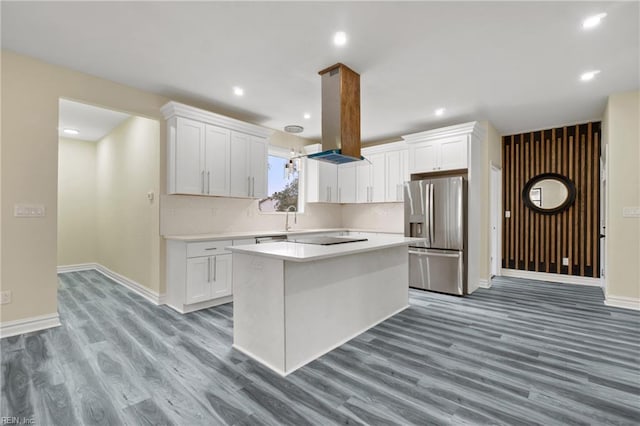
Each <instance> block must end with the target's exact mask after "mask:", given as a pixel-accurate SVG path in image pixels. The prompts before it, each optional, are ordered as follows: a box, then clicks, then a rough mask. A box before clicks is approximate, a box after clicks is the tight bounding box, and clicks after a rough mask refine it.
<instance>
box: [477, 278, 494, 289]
mask: <svg viewBox="0 0 640 426" xmlns="http://www.w3.org/2000/svg"><path fill="white" fill-rule="evenodd" d="M478 288H491V280H483V279H480V280H478Z"/></svg>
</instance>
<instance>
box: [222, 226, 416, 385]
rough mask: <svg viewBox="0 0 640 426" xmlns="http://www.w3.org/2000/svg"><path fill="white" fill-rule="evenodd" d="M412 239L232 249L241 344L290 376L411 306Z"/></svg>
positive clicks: (236, 335) (236, 338) (236, 333)
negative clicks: (409, 259)
mask: <svg viewBox="0 0 640 426" xmlns="http://www.w3.org/2000/svg"><path fill="white" fill-rule="evenodd" d="M412 240H413V239H411V238H405V237H401V236H396V235H377V236H372V237H369V239H368V240H367V241H360V242H352V243H345V244H336V245H315V244H302V243H295V242H275V243H267V244H257V245H243V246H233V247H228V250H230V251H231V252H232V253H233V295H234V296H233V298H234V303H233V305H234V306H233V347H234V348H236V349H237V350H239V351H241V352H243V353H245V354H246V355H248V356H250V357H251V358H253V359H255V360H257V361H258V362H260V363H262V364H264V365H265V366H267V367H269V368H271V369H272V370H274V371H276V372H277V373H279V374H281V375H283V376H284V375H287V374H289V373H291V372H292V371H294V370H296V369H298V368H300V367H302V366H303V365H305V364H307V363H309V362H311V361H313V360H314V359H316V358H318V357H320V356H322V355H323V354H325V353H327V352H329V351H331V350H332V349H334V348H336V347H338V346H340V345H341V344H343V343H345V342H347V341H348V340H350V339H352V338H353V337H355V336H357V335H358V334H360V333H362V332H364V331H366V330H368V329H369V328H371V327H373V326H374V325H376V324H378V323H379V322H382V321H384V320H385V319H387V318H389V317H391V316H393V315H395V314H397V313H398V312H400V311H402V310H404V309H406V308H407V307H408V303H409V286H408V272H409V271H408V253H407V245H408V244H409V243H410V242H411V241H412Z"/></svg>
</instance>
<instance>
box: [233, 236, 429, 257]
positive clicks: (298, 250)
mask: <svg viewBox="0 0 640 426" xmlns="http://www.w3.org/2000/svg"><path fill="white" fill-rule="evenodd" d="M368 238H369V239H368V240H367V241H358V242H352V243H344V244H334V245H329V246H321V245H315V244H301V243H294V242H288V241H286V242H275V243H264V244H255V245H246V246H243V245H240V246H233V247H227V250H230V251H232V252H233V253H242V254H248V255H254V256H265V257H271V258H275V259H281V260H287V261H292V262H309V261H314V260H320V259H328V258H332V257H338V256H344V255H350V254H356V253H363V252H368V251H374V250H380V249H385V248H391V247H398V246H407V245H409V243H411V242H412V241H416V240H419V238H406V237H404V236H401V235H393V234H387V235H374V236H371V237H368Z"/></svg>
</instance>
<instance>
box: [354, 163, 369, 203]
mask: <svg viewBox="0 0 640 426" xmlns="http://www.w3.org/2000/svg"><path fill="white" fill-rule="evenodd" d="M356 186H357V189H356V202H357V203H368V202H369V197H370V192H369V191H370V188H371V164H369V162H368V161H366V160H365V161H360V162H359V163H358V166H357V167H356Z"/></svg>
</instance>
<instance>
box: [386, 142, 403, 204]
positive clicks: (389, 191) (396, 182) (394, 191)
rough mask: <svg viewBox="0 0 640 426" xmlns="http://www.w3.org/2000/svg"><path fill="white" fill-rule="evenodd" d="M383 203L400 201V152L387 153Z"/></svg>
mask: <svg viewBox="0 0 640 426" xmlns="http://www.w3.org/2000/svg"><path fill="white" fill-rule="evenodd" d="M385 161H386V170H385V172H386V185H385V187H386V190H385V201H402V182H403V181H404V176H403V173H404V171H403V166H402V163H403V157H402V151H393V152H387V153H386V154H385Z"/></svg>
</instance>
